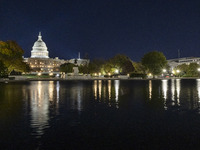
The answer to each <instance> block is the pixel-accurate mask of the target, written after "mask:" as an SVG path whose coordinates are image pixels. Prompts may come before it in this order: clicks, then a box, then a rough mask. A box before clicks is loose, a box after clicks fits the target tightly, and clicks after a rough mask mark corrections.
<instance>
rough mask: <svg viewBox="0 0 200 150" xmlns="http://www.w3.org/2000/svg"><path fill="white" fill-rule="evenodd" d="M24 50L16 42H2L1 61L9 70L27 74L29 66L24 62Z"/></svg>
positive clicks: (0, 43) (0, 46)
mask: <svg viewBox="0 0 200 150" xmlns="http://www.w3.org/2000/svg"><path fill="white" fill-rule="evenodd" d="M23 53H24V51H23V49H22V48H21V47H20V46H19V45H18V44H17V43H16V42H15V41H6V42H3V41H0V60H1V61H2V62H3V64H4V65H5V67H6V68H7V70H8V74H10V72H11V71H13V70H15V71H19V72H26V71H27V68H28V67H27V64H26V63H24V62H23V58H22V55H23Z"/></svg>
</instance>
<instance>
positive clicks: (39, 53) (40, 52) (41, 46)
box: [31, 32, 49, 58]
mask: <svg viewBox="0 0 200 150" xmlns="http://www.w3.org/2000/svg"><path fill="white" fill-rule="evenodd" d="M31 58H49V52H48V50H47V46H46V44H45V42H44V41H43V40H42V36H41V32H39V35H38V40H37V41H36V42H35V43H34V45H33V47H32V51H31Z"/></svg>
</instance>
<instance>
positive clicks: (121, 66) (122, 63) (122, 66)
mask: <svg viewBox="0 0 200 150" xmlns="http://www.w3.org/2000/svg"><path fill="white" fill-rule="evenodd" d="M104 68H105V72H107V71H109V72H112V73H115V70H119V72H120V73H121V74H127V73H130V72H132V71H134V67H133V64H132V61H131V59H130V58H129V57H127V56H126V55H123V54H117V55H115V56H114V57H113V58H111V59H109V60H108V61H107V63H106V64H105V66H104Z"/></svg>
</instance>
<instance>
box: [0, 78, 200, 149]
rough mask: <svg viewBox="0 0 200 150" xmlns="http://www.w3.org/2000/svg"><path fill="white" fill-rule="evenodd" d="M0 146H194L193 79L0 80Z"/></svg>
mask: <svg viewBox="0 0 200 150" xmlns="http://www.w3.org/2000/svg"><path fill="white" fill-rule="evenodd" d="M0 89H1V90H0V133H1V134H0V149H34V150H39V149H150V148H153V149H194V148H200V144H199V139H200V79H170V80H165V79H164V80H90V81H26V82H9V83H3V82H2V83H0Z"/></svg>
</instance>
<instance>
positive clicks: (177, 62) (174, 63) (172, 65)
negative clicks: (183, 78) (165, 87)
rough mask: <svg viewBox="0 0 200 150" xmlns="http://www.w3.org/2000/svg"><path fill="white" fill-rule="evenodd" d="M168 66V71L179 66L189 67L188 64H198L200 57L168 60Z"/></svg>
mask: <svg viewBox="0 0 200 150" xmlns="http://www.w3.org/2000/svg"><path fill="white" fill-rule="evenodd" d="M167 61H168V65H169V66H170V70H171V71H172V70H173V69H174V68H176V67H177V66H179V65H182V64H186V65H189V64H190V63H197V64H200V57H184V58H176V59H169V60H167Z"/></svg>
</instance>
